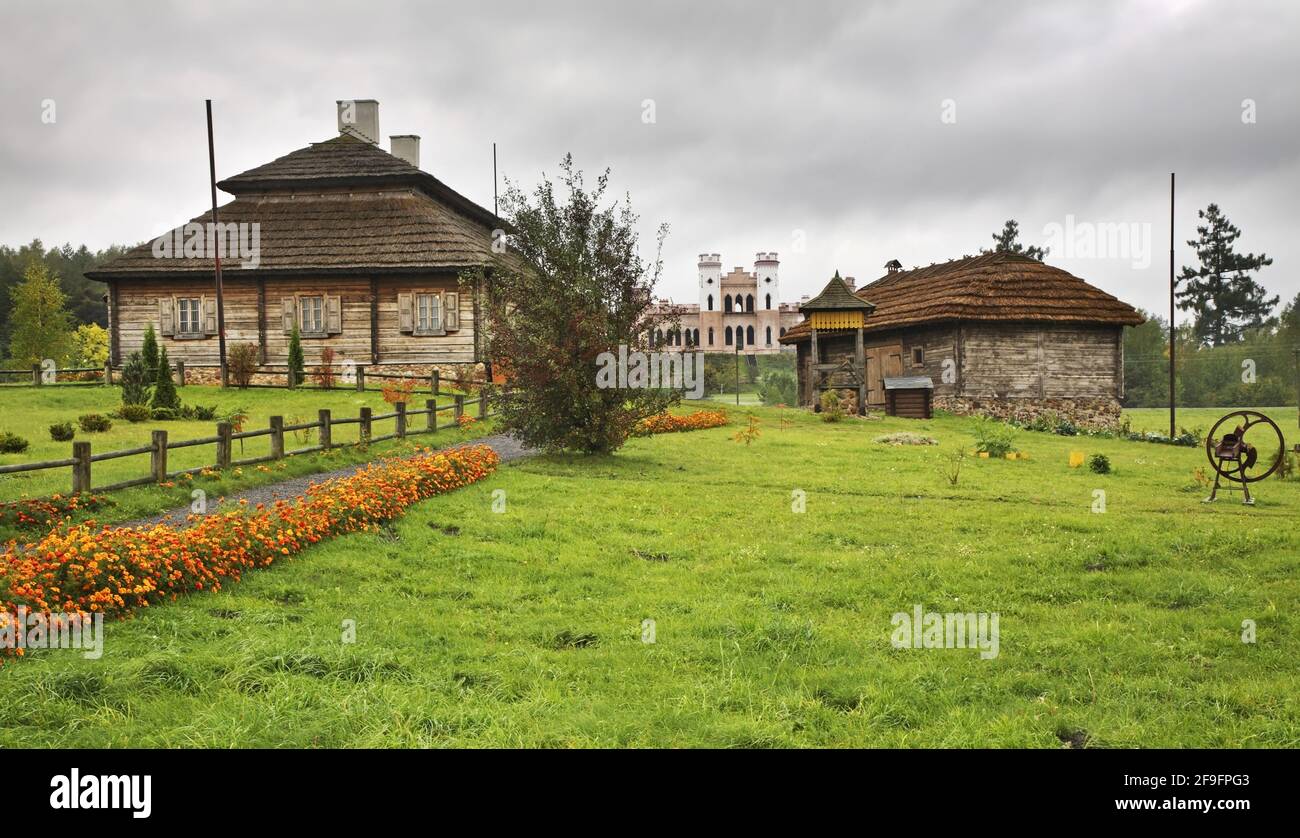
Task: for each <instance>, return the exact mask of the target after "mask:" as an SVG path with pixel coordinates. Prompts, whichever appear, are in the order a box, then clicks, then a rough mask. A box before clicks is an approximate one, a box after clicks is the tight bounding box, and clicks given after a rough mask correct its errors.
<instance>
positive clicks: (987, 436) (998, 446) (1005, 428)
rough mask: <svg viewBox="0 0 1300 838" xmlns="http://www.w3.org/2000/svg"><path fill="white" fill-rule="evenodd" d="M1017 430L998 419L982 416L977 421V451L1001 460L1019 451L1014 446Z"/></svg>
mask: <svg viewBox="0 0 1300 838" xmlns="http://www.w3.org/2000/svg"><path fill="white" fill-rule="evenodd" d="M1015 438H1016V429H1015V428H1013V427H1011V426H1010V425H1005V424H1003V423H1001V422H999V421H997V420H996V419H990V418H988V417H987V416H981V417H980V418H978V419H976V420H975V450H976V451H982V452H985V453H987V454H988V455H989V456H990V457H994V458H997V459H1001V458H1003V457H1005V456H1006V455H1008V454H1010V453H1011V452H1012V451H1017V450H1019V449H1017V448H1016V446H1015V445H1014V444H1013V440H1015Z"/></svg>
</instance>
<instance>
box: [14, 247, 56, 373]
mask: <svg viewBox="0 0 1300 838" xmlns="http://www.w3.org/2000/svg"><path fill="white" fill-rule="evenodd" d="M66 300H67V297H65V296H64V294H63V291H62V290H60V288H59V283H58V279H57V278H55V277H53V276H51V275H50V271H49V269H48V268H46V267H45V265H44V264H42V263H41V262H36V261H32V262H30V263H28V265H27V270H26V271H25V272H24V273H23V281H22V282H21V283H19V284H18V286H17V287H15V288H12V289H10V291H9V301H10V305H11V307H12V314H11V315H10V317H11V320H12V324H11V325H12V327H13V331H12V333H11V334H10V337H9V356H10V357H11V358H12V359H13V360H14V361H17V362H20V363H21V364H22V365H24V366H30V365H32V364H39V363H40V362H41V361H43V360H44V359H46V358H53V359H54V360H55V361H56V362H60V361H63V360H64V359H66V358H67V356H68V353H69V352H70V351H71V350H72V331H71V322H70V318H69V316H68V310H67V309H66V308H65V307H64V302H65V301H66Z"/></svg>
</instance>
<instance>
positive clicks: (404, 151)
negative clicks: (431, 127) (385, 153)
mask: <svg viewBox="0 0 1300 838" xmlns="http://www.w3.org/2000/svg"><path fill="white" fill-rule="evenodd" d="M388 142H389V148H391V149H392V152H391V153H392V155H393V156H394V157H398V158H400V159H402V160H405V161H406V162H407V163H410V164H411V165H412V166H414V167H415V168H417V169H418V168H420V136H419V135H418V134H394V135H392V136H391V137H389V138H388Z"/></svg>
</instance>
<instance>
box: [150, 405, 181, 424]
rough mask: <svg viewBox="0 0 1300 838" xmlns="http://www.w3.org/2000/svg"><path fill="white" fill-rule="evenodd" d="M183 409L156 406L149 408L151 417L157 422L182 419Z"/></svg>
mask: <svg viewBox="0 0 1300 838" xmlns="http://www.w3.org/2000/svg"><path fill="white" fill-rule="evenodd" d="M181 416H182V411H179V410H172V409H171V408H170V407H154V408H150V409H149V418H150V419H152V420H154V421H155V422H172V421H175V420H177V419H180V418H181Z"/></svg>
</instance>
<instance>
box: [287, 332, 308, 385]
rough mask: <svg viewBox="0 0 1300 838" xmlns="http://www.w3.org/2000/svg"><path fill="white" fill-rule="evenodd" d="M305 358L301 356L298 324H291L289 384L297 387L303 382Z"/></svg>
mask: <svg viewBox="0 0 1300 838" xmlns="http://www.w3.org/2000/svg"><path fill="white" fill-rule="evenodd" d="M306 363H307V362H306V360H304V359H303V357H302V335H301V334H299V333H298V324H297V323H294V324H293V331H292V332H290V333H289V386H290V387H297V386H298V385H299V384H302V383H303V379H304V377H305V375H304V371H303V369H304V366H305V365H306Z"/></svg>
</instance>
